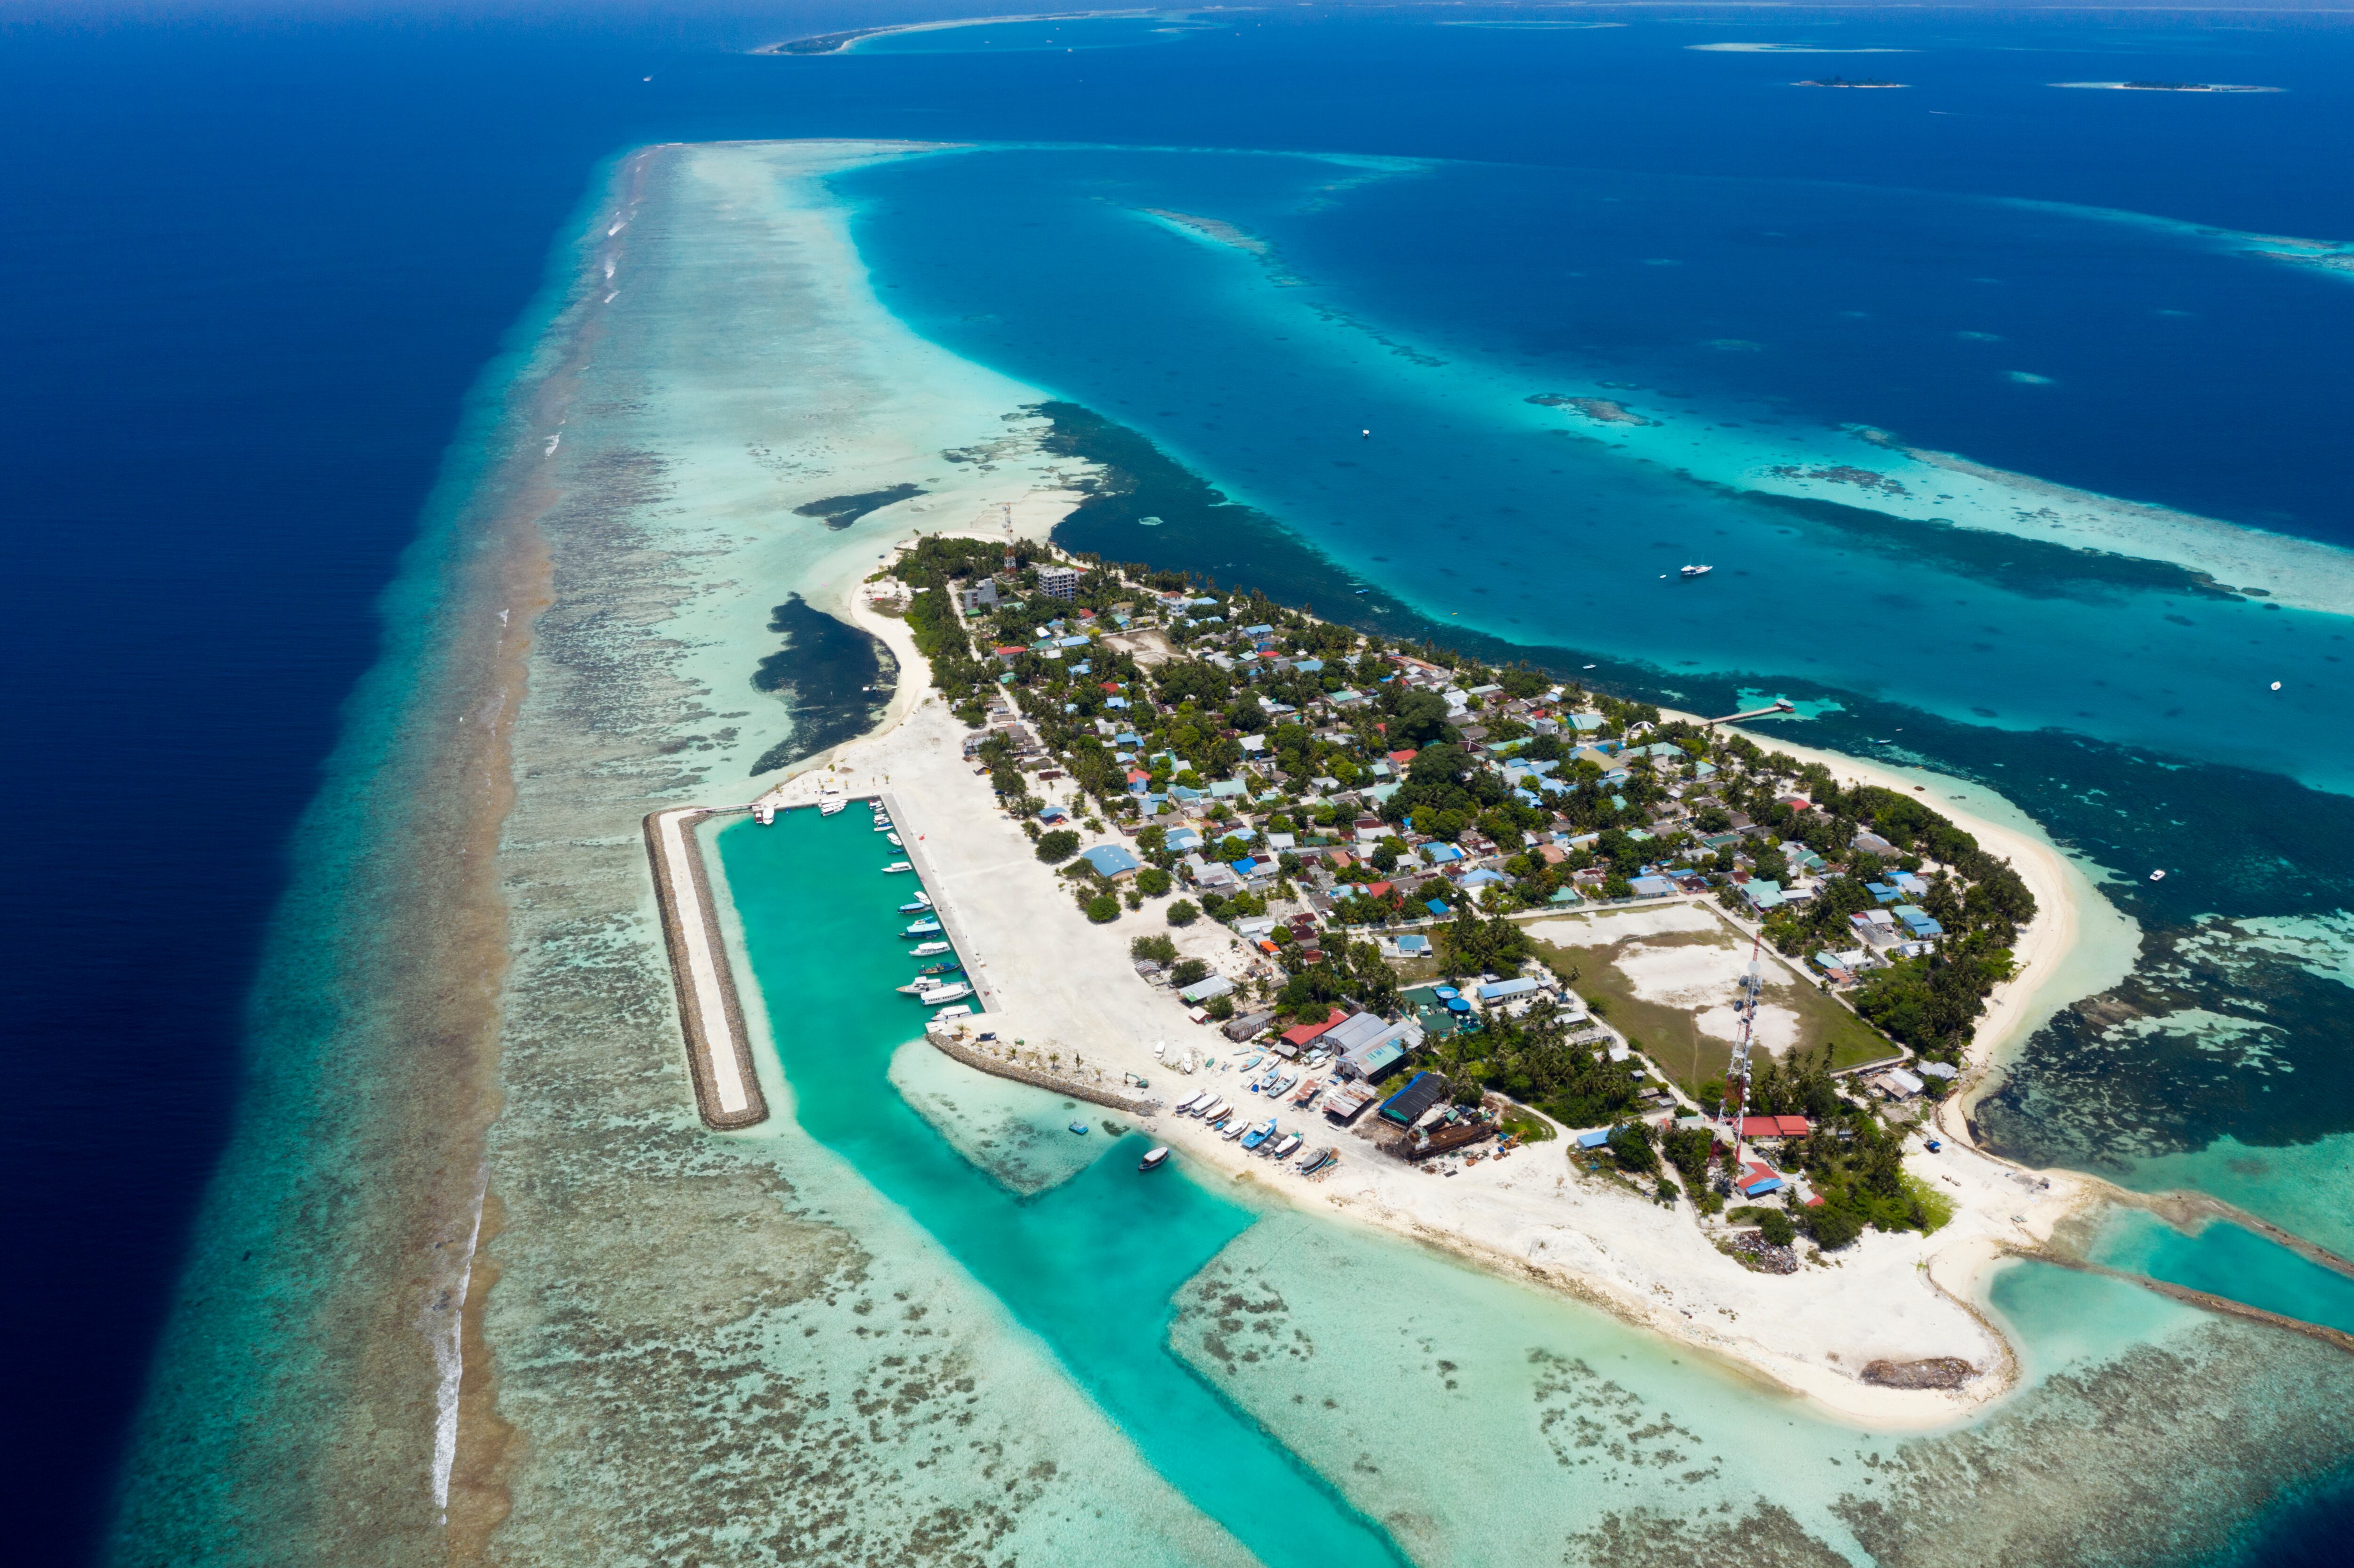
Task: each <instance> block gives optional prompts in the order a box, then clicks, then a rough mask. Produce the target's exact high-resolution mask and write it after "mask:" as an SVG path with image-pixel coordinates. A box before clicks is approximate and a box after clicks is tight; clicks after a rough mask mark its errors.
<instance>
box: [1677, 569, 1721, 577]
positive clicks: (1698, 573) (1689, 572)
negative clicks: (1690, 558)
mask: <svg viewBox="0 0 2354 1568" xmlns="http://www.w3.org/2000/svg"><path fill="white" fill-rule="evenodd" d="M1714 570H1716V568H1715V567H1685V568H1684V570H1683V575H1684V576H1685V577H1706V576H1708V574H1709V573H1711V572H1712V571H1714Z"/></svg>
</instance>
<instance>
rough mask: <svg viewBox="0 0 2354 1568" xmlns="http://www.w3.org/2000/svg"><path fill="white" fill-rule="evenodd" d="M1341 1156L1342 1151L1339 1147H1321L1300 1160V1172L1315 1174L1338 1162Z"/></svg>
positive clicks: (1306, 1174) (1307, 1174)
mask: <svg viewBox="0 0 2354 1568" xmlns="http://www.w3.org/2000/svg"><path fill="white" fill-rule="evenodd" d="M1340 1158H1341V1151H1340V1150H1337V1149H1320V1150H1317V1151H1316V1152H1315V1153H1313V1154H1311V1155H1310V1156H1308V1157H1307V1158H1306V1159H1305V1160H1301V1161H1300V1162H1299V1173H1300V1174H1301V1175H1302V1176H1313V1175H1315V1174H1316V1172H1318V1171H1321V1170H1323V1169H1324V1168H1325V1167H1327V1166H1329V1165H1332V1164H1336V1163H1338V1162H1339V1160H1340Z"/></svg>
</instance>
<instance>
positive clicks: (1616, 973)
mask: <svg viewBox="0 0 2354 1568" xmlns="http://www.w3.org/2000/svg"><path fill="white" fill-rule="evenodd" d="M1740 946H1741V942H1740V939H1739V938H1737V937H1736V936H1734V933H1732V932H1731V931H1723V932H1707V931H1677V932H1667V933H1661V934H1658V935H1653V936H1645V937H1633V938H1627V939H1625V940H1622V941H1617V942H1611V943H1606V944H1598V945H1596V946H1592V947H1567V946H1563V945H1561V944H1558V943H1553V942H1543V941H1540V942H1537V943H1536V944H1535V948H1536V951H1537V955H1538V956H1539V957H1540V958H1542V959H1543V960H1544V962H1545V964H1546V966H1547V967H1548V968H1550V969H1552V970H1553V973H1555V974H1556V975H1559V976H1560V977H1561V978H1562V979H1563V980H1565V981H1566V982H1568V983H1569V985H1570V986H1571V987H1572V989H1574V990H1575V991H1577V993H1578V994H1579V995H1581V996H1583V997H1585V999H1586V1001H1587V1002H1588V1003H1590V1004H1592V1005H1593V1006H1594V1007H1595V1010H1596V1012H1599V1013H1601V1014H1602V1016H1604V1017H1605V1018H1606V1019H1608V1020H1609V1021H1610V1022H1611V1023H1612V1024H1614V1025H1615V1026H1617V1029H1618V1030H1619V1031H1620V1032H1621V1033H1624V1034H1625V1035H1627V1037H1628V1039H1630V1040H1633V1041H1635V1042H1637V1043H1638V1045H1639V1046H1640V1048H1641V1050H1642V1051H1643V1053H1644V1054H1646V1055H1648V1056H1649V1057H1650V1058H1651V1060H1652V1061H1654V1062H1656V1063H1658V1064H1659V1068H1660V1070H1661V1071H1662V1072H1664V1073H1666V1074H1667V1075H1669V1076H1670V1077H1671V1078H1673V1079H1675V1080H1676V1082H1677V1083H1679V1084H1681V1086H1683V1087H1684V1089H1685V1090H1686V1091H1687V1092H1693V1091H1696V1090H1697V1089H1698V1088H1699V1087H1700V1086H1701V1085H1702V1084H1704V1083H1706V1082H1708V1081H1709V1080H1710V1079H1712V1078H1722V1077H1723V1075H1724V1070H1725V1066H1726V1065H1727V1064H1728V1063H1729V1062H1730V1061H1731V1060H1732V1056H1733V1046H1732V1044H1731V1043H1730V1042H1728V1041H1724V1040H1720V1039H1718V1038H1717V1037H1716V1036H1714V1035H1712V1034H1706V1033H1702V1031H1701V1029H1700V1025H1699V1022H1698V1012H1697V1011H1696V1010H1694V1009H1691V1008H1685V1007H1679V1006H1675V1005H1672V1004H1670V1003H1668V1002H1662V1001H1646V1000H1645V999H1644V998H1642V997H1640V996H1638V995H1637V994H1636V992H1635V987H1634V982H1633V981H1632V980H1628V977H1627V975H1626V973H1625V972H1624V971H1623V970H1622V969H1619V967H1618V960H1619V959H1622V958H1624V957H1626V956H1627V955H1628V954H1629V953H1631V952H1633V951H1634V950H1635V949H1637V948H1670V947H1714V948H1725V949H1728V950H1731V949H1736V948H1740ZM1766 977H1767V978H1766V982H1765V1001H1766V1003H1767V1004H1768V1005H1769V1006H1775V1007H1782V1008H1787V1009H1788V1010H1789V1011H1790V1012H1794V1013H1796V1014H1797V1019H1798V1043H1797V1047H1796V1049H1797V1050H1798V1051H1802V1052H1807V1053H1809V1054H1811V1053H1813V1052H1816V1051H1819V1050H1820V1049H1821V1048H1822V1047H1823V1045H1824V1044H1829V1046H1830V1051H1831V1066H1832V1067H1833V1069H1835V1070H1836V1069H1838V1068H1841V1067H1850V1066H1853V1065H1856V1064H1858V1063H1860V1062H1870V1061H1873V1060H1876V1059H1878V1058H1880V1057H1882V1056H1889V1055H1893V1054H1895V1047H1893V1045H1891V1044H1889V1043H1888V1042H1887V1040H1886V1039H1884V1038H1883V1037H1882V1035H1881V1034H1880V1033H1879V1032H1878V1031H1876V1030H1874V1029H1873V1028H1872V1025H1870V1024H1868V1023H1866V1022H1864V1021H1863V1020H1861V1018H1858V1017H1857V1016H1856V1015H1855V1014H1854V1013H1852V1012H1849V1011H1848V1010H1847V1009H1846V1008H1844V1007H1842V1006H1840V1003H1839V1002H1838V1001H1835V1000H1834V999H1832V998H1831V997H1829V996H1826V995H1824V994H1823V993H1822V992H1821V991H1817V990H1815V989H1813V988H1812V987H1809V986H1806V985H1802V984H1800V983H1799V982H1798V980H1797V979H1796V978H1795V977H1793V976H1791V974H1790V973H1789V971H1788V970H1787V969H1781V968H1780V967H1779V966H1778V965H1776V964H1772V963H1771V962H1770V960H1769V967H1768V969H1766Z"/></svg>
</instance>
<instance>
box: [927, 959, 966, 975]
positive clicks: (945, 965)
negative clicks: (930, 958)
mask: <svg viewBox="0 0 2354 1568" xmlns="http://www.w3.org/2000/svg"><path fill="white" fill-rule="evenodd" d="M962 968H964V966H963V965H962V964H960V963H959V962H957V961H956V960H955V959H947V960H946V961H944V962H941V963H937V964H926V965H925V966H924V967H923V968H922V969H917V971H916V972H917V974H919V975H950V974H954V973H956V971H957V970H959V969H962Z"/></svg>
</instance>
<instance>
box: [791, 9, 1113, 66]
mask: <svg viewBox="0 0 2354 1568" xmlns="http://www.w3.org/2000/svg"><path fill="white" fill-rule="evenodd" d="M1150 15H1152V13H1151V12H1150V11H1149V10H1131V11H1031V12H1024V13H1022V14H1020V15H1015V16H959V17H955V18H953V19H951V20H949V21H945V22H897V23H885V24H884V25H882V26H874V27H853V28H850V29H849V30H847V31H845V32H840V33H820V34H817V35H815V36H814V37H807V38H787V39H786V40H784V41H783V42H782V43H775V44H762V45H761V46H760V47H759V48H756V49H754V50H753V51H752V53H754V54H756V55H838V54H842V53H843V52H845V51H846V50H848V49H849V48H850V46H851V45H853V44H854V43H856V42H858V41H859V40H860V39H861V38H873V37H881V36H882V35H883V34H885V33H936V32H939V31H942V30H944V29H946V28H949V27H979V26H987V25H989V24H991V23H995V22H1073V21H1087V20H1092V19H1094V18H1096V17H1100V16H1150Z"/></svg>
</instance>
